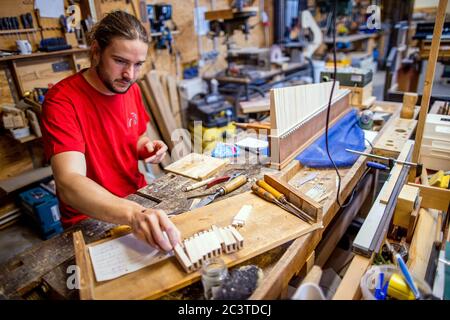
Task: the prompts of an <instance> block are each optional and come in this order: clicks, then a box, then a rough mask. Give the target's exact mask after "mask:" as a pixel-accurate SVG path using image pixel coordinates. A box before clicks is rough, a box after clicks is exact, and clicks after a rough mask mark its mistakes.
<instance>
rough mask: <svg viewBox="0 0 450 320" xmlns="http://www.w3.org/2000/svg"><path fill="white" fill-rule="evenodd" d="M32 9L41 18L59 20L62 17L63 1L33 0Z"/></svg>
mask: <svg viewBox="0 0 450 320" xmlns="http://www.w3.org/2000/svg"><path fill="white" fill-rule="evenodd" d="M34 8H35V9H39V15H40V16H41V17H42V18H59V17H60V16H61V15H64V0H35V1H34Z"/></svg>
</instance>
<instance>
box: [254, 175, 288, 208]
mask: <svg viewBox="0 0 450 320" xmlns="http://www.w3.org/2000/svg"><path fill="white" fill-rule="evenodd" d="M256 184H257V185H258V186H260V187H261V188H263V189H264V190H266V191H267V192H269V193H270V194H271V195H273V196H274V197H275V198H276V199H277V200H278V201H281V202H283V203H284V202H286V196H285V195H284V194H282V193H281V192H279V191H278V190H276V189H275V188H274V187H272V186H270V185H269V184H268V183H267V182H265V181H264V180H258V181H256Z"/></svg>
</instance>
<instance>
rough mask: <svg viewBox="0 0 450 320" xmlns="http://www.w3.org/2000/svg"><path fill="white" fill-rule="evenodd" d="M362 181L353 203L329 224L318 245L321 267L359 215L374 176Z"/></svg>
mask: <svg viewBox="0 0 450 320" xmlns="http://www.w3.org/2000/svg"><path fill="white" fill-rule="evenodd" d="M362 183H363V187H362V188H361V189H360V190H359V191H358V193H357V194H356V195H355V198H354V199H353V201H352V202H351V204H350V205H349V206H348V207H346V208H344V209H342V212H340V216H339V217H337V218H336V219H335V220H333V221H334V222H332V225H330V226H329V228H328V229H327V231H326V233H325V234H324V236H323V237H322V241H321V242H320V244H319V245H318V246H317V248H316V251H317V258H316V264H317V265H319V266H320V267H323V266H324V265H325V263H326V262H327V260H328V258H329V257H330V256H331V254H332V253H333V250H334V249H335V248H336V246H337V244H338V242H339V241H340V240H341V239H342V236H343V235H344V234H345V232H346V231H347V229H348V227H349V226H350V224H351V223H352V221H353V219H354V218H355V217H356V216H357V215H358V213H359V211H360V209H361V207H362V205H363V203H364V201H365V200H366V198H367V197H368V196H369V194H370V191H371V188H372V186H373V176H372V175H368V176H366V177H365V180H364V181H362Z"/></svg>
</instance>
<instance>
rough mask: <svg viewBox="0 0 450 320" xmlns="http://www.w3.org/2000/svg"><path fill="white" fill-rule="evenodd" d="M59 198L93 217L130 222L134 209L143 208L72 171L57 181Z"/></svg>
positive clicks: (116, 221)
mask: <svg viewBox="0 0 450 320" xmlns="http://www.w3.org/2000/svg"><path fill="white" fill-rule="evenodd" d="M57 189H58V193H59V196H60V197H61V199H62V200H63V201H64V202H65V203H66V204H68V205H70V206H71V207H73V208H74V209H76V210H78V211H80V212H82V213H84V214H86V215H89V216H91V217H93V218H95V219H99V220H103V221H107V222H111V223H116V224H127V225H130V224H131V220H132V216H133V214H134V213H135V212H136V211H141V210H143V209H145V208H144V207H143V206H141V205H139V204H137V203H136V202H133V201H130V200H127V199H123V198H120V197H118V196H115V195H113V194H112V193H110V192H109V191H108V190H106V189H105V188H103V187H102V186H100V185H99V184H98V183H96V182H95V181H93V180H91V179H89V178H87V177H85V176H82V175H80V174H76V173H72V174H69V175H68V176H66V177H64V178H63V179H59V181H57Z"/></svg>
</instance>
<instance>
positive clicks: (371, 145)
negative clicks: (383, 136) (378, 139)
mask: <svg viewBox="0 0 450 320" xmlns="http://www.w3.org/2000/svg"><path fill="white" fill-rule="evenodd" d="M364 140H366V141H367V143H368V144H369V145H370V147H371V148H372V150H373V144H372V142H370V141H369V139H367V138H364Z"/></svg>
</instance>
